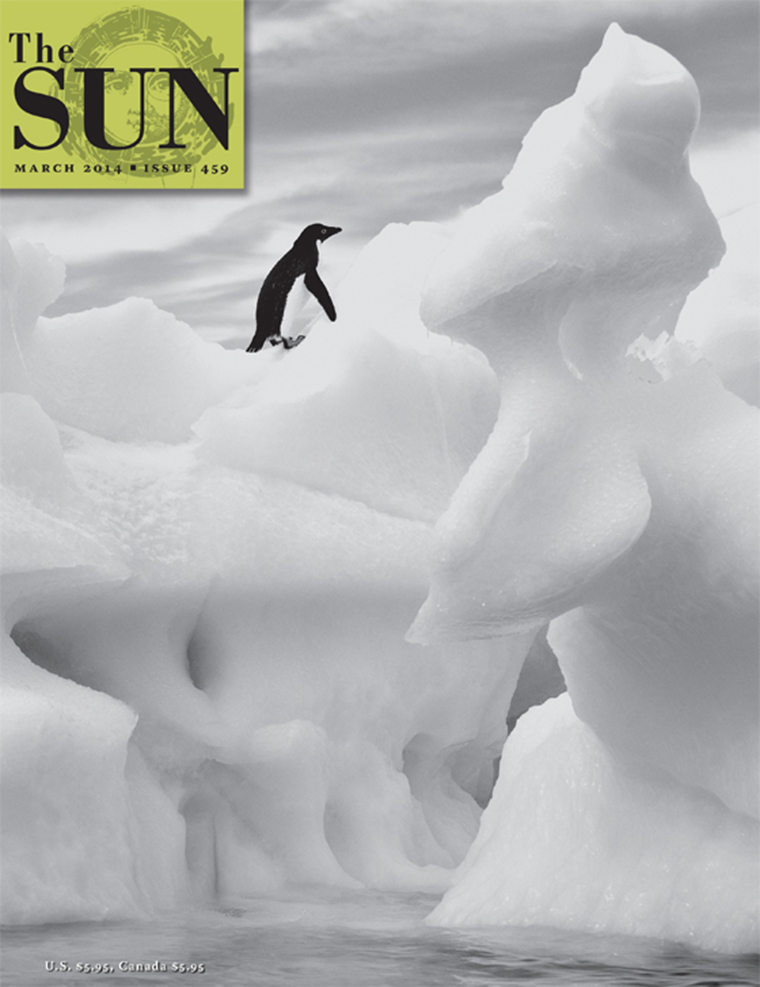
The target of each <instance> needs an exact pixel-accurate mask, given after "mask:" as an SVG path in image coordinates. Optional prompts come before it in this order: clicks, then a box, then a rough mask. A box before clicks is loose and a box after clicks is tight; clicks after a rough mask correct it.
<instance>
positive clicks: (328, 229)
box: [298, 223, 341, 242]
mask: <svg viewBox="0 0 760 987" xmlns="http://www.w3.org/2000/svg"><path fill="white" fill-rule="evenodd" d="M340 232H341V228H340V226H325V225H324V223H312V224H311V226H307V227H306V229H305V230H304V231H303V232H302V233H301V235H300V236H299V237H298V239H299V240H313V241H314V242H316V241H317V240H326V239H327V238H328V237H330V236H334V235H335V234H336V233H340Z"/></svg>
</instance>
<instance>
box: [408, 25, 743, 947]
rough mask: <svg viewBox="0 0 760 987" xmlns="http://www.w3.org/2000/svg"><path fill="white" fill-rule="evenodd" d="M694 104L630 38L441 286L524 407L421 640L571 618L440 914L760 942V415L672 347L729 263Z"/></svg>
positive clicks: (459, 496) (463, 236)
mask: <svg viewBox="0 0 760 987" xmlns="http://www.w3.org/2000/svg"><path fill="white" fill-rule="evenodd" d="M697 117H698V96H697V91H696V87H695V85H694V82H693V80H692V78H691V77H690V76H689V74H688V73H687V72H686V71H685V70H684V69H683V68H682V66H680V65H679V64H678V63H677V62H676V61H675V60H674V59H673V58H671V56H669V55H668V54H667V53H665V52H664V51H661V50H660V49H657V48H655V47H654V46H652V45H650V44H647V43H646V42H644V41H641V40H639V39H637V38H634V37H630V36H627V35H625V34H624V33H623V32H622V31H621V30H620V29H619V28H617V27H616V26H613V27H611V28H610V29H609V31H608V33H607V35H606V37H605V40H604V44H603V46H602V48H601V50H600V52H599V53H598V55H597V56H595V58H594V59H593V60H592V62H591V63H590V65H589V66H588V68H587V69H585V70H584V72H583V74H582V76H581V80H580V83H579V85H578V89H577V91H576V93H575V95H574V96H573V97H572V98H571V99H570V100H568V101H566V102H565V103H562V104H560V105H559V106H557V107H554V108H552V109H551V110H548V111H547V112H546V113H545V114H544V115H543V116H542V117H541V118H540V119H539V120H538V121H537V123H536V124H535V126H534V127H533V129H532V130H531V132H530V133H529V134H528V136H527V138H526V140H525V143H524V147H523V150H522V152H521V155H520V157H519V158H518V160H517V162H516V164H515V167H514V169H513V171H512V173H511V174H510V175H509V176H508V177H507V179H506V180H505V181H504V188H503V190H502V191H501V192H500V193H499V194H498V195H496V196H494V197H492V198H491V199H489V200H486V201H485V202H484V203H483V204H482V205H480V206H478V207H476V208H475V209H474V210H472V212H471V213H470V214H469V215H468V216H466V217H465V218H464V220H463V222H462V224H461V228H460V229H459V231H458V234H457V235H456V236H455V237H454V239H453V241H452V243H451V245H450V246H449V247H448V248H447V249H446V251H445V252H444V253H443V254H442V256H441V257H440V258H439V260H438V261H437V263H436V264H435V266H434V268H433V270H432V271H431V274H430V276H429V278H428V281H427V284H426V287H425V291H424V293H423V299H422V312H423V316H424V318H425V319H426V321H427V324H428V326H429V327H430V328H433V329H435V330H436V331H441V332H444V333H451V334H452V335H453V336H455V337H456V338H460V339H463V340H467V341H470V342H475V343H476V344H477V345H478V346H479V347H480V348H481V349H482V350H483V352H485V353H486V354H487V356H488V357H489V360H490V361H491V363H492V365H493V366H494V367H495V368H496V369H497V371H498V373H499V375H500V378H501V390H502V403H501V410H500V414H499V419H498V422H497V425H496V427H495V429H494V431H493V433H492V434H491V436H490V437H489V440H488V442H487V444H486V446H485V447H484V449H483V451H482V452H481V453H480V455H479V456H478V458H477V460H476V461H475V463H474V464H473V466H472V467H471V468H470V471H469V472H468V473H467V475H466V476H465V478H464V480H463V481H462V483H461V484H460V486H459V488H458V489H457V491H456V492H455V494H454V496H453V498H452V502H451V505H450V507H449V509H448V511H447V512H445V513H444V515H443V516H442V517H441V518H440V520H439V521H438V523H437V526H436V530H435V536H434V548H433V557H434V558H435V560H436V568H435V571H434V574H433V579H432V587H431V592H430V594H429V597H428V599H427V601H426V603H425V605H424V606H423V608H422V609H421V611H420V613H419V614H418V616H417V619H416V621H415V624H414V626H413V628H412V631H411V633H410V637H411V639H412V640H417V641H423V642H424V641H435V640H447V641H456V640H460V641H464V640H472V639H494V638H496V637H498V636H500V635H509V634H512V633H514V632H517V631H519V632H524V631H526V630H528V629H529V628H531V627H538V626H540V625H541V624H542V623H544V622H546V621H547V620H548V619H551V618H554V619H553V620H552V623H551V625H550V629H549V637H548V640H549V644H550V646H551V648H552V649H553V651H554V653H555V654H556V655H557V658H558V660H559V665H560V668H561V670H562V673H563V675H564V678H565V681H566V683H567V686H568V691H569V699H565V700H563V701H562V703H561V704H554V705H552V704H549V705H548V706H547V708H546V709H545V710H542V711H541V713H540V714H539V713H538V712H536V713H534V714H531V716H530V717H526V723H525V724H522V723H521V724H519V725H518V728H517V732H516V734H515V737H514V738H510V740H508V742H507V744H506V747H505V752H504V760H503V762H502V764H503V765H504V767H505V769H506V770H505V769H503V770H502V773H501V775H500V778H499V781H498V785H497V791H496V796H495V798H494V800H493V802H492V803H491V804H490V805H489V807H488V809H487V810H486V813H485V816H484V819H483V823H482V826H481V831H480V834H479V836H478V840H477V842H476V844H475V846H474V847H473V849H472V851H471V853H470V854H469V855H468V857H467V859H466V861H465V863H464V864H463V865H462V867H461V869H460V871H459V872H458V876H457V883H456V886H455V887H454V889H453V890H452V891H450V892H449V893H448V894H447V895H446V897H445V898H444V900H443V903H442V904H441V905H440V906H439V907H438V908H437V909H436V911H435V912H434V915H433V919H432V920H433V921H435V922H439V923H451V924H477V923H481V922H489V923H502V922H536V923H547V924H557V925H564V926H569V927H574V928H579V929H589V930H593V929H606V930H610V931H612V930H617V931H622V932H635V933H640V934H645V935H663V936H670V937H673V938H678V939H688V940H692V941H695V942H698V943H701V944H702V945H709V946H717V947H721V948H745V949H752V948H754V947H755V946H756V943H757V939H756V936H757V887H758V823H757V818H758V801H757V780H758V733H757V730H758V722H757V721H758V717H757V712H758V605H757V599H758V595H757V591H758V585H757V560H758V554H757V548H758V542H757V503H758V501H757V494H758V490H757V479H758V462H757V438H758V420H757V411H756V409H754V408H751V407H749V406H748V405H747V404H745V403H744V402H743V401H741V400H740V399H739V398H737V397H735V396H734V395H733V394H730V393H729V392H727V391H726V390H725V389H724V388H723V386H722V385H721V383H720V382H719V380H718V379H717V377H716V376H715V374H714V372H713V371H712V370H711V369H710V367H709V366H708V365H707V364H706V363H705V362H704V361H702V362H694V359H693V357H689V358H688V359H683V358H682V357H681V355H680V351H679V347H678V344H676V343H668V342H667V336H662V333H663V331H670V330H672V328H673V327H674V325H675V321H676V318H677V316H678V312H679V310H680V308H681V306H682V304H683V302H684V299H685V298H686V295H687V294H688V292H689V291H690V290H691V289H692V288H693V287H694V286H696V285H697V284H698V283H699V282H700V281H701V280H702V279H703V278H704V277H705V276H706V275H707V273H708V271H709V269H710V268H711V267H712V266H714V265H715V264H717V263H718V261H719V260H720V257H721V254H722V252H723V244H722V240H721V236H720V234H719V231H718V227H717V224H716V222H715V220H714V219H713V217H712V215H711V214H710V212H709V210H708V209H707V207H706V205H705V203H704V199H703V197H702V195H701V192H700V190H699V188H698V187H697V186H696V185H695V183H694V182H693V180H692V179H691V177H690V174H689V170H688V163H687V146H688V141H689V138H690V135H691V133H692V131H693V129H694V126H695V124H696V121H697ZM642 334H644V335H645V336H649V337H651V338H653V339H657V340H658V342H657V346H656V347H652V346H651V345H649V346H648V344H647V343H646V341H645V340H643V339H641V338H640V337H641V336H642ZM658 337H659V338H658ZM649 353H651V354H652V355H654V354H655V353H656V358H655V359H654V360H650V359H648V358H647V357H648V354H649ZM570 703H572V706H571V705H570ZM559 709H561V710H562V713H560V712H558V710H559ZM573 709H574V711H575V713H573V712H572V710H573ZM576 715H577V717H578V720H576V719H575V716H576ZM571 723H572V724H573V725H572V726H571ZM528 724H533V727H532V728H531V727H529V726H528ZM539 724H540V726H539ZM531 729H533V730H534V731H539V730H540V732H541V738H540V745H539V741H538V739H536V736H535V734H534V736H533V739H531V734H530V730H531ZM571 736H572V738H578V739H577V740H576V739H571ZM521 738H523V740H522V743H523V747H521ZM525 738H527V739H525ZM526 743H527V744H533V746H535V747H536V750H537V752H538V751H540V755H539V753H536V755H535V757H531V759H528V757H527V756H526V755H524V745H525V744H526ZM634 765H638V767H636V768H634ZM600 772H601V775H600ZM600 779H601V780H600ZM530 812H533V813H534V815H533V820H532V823H531V822H529V821H528V819H527V814H528V813H530Z"/></svg>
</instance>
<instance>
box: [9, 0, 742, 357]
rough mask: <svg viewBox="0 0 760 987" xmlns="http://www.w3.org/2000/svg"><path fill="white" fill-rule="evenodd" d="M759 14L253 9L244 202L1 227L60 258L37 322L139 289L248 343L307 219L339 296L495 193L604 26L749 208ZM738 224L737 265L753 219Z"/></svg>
mask: <svg viewBox="0 0 760 987" xmlns="http://www.w3.org/2000/svg"><path fill="white" fill-rule="evenodd" d="M759 11H760V5H758V4H757V2H756V0H250V2H248V3H247V4H246V50H247V58H246V76H247V87H246V106H245V110H246V131H247V150H246V174H247V177H246V189H245V191H237V192H234V191H228V192H223V191H215V192H201V191H191V192H172V193H169V192H166V193H163V192H151V191H127V192H116V191H114V192H102V191H101V192H98V193H91V192H90V193H88V192H85V193H82V192H52V191H47V192H4V193H3V194H2V201H1V202H0V222H1V223H2V226H3V228H4V230H5V233H6V235H8V236H9V237H10V238H15V237H20V238H23V239H27V240H30V241H31V242H35V243H37V242H41V243H44V244H45V245H46V246H47V247H48V248H49V249H50V250H51V251H52V252H53V253H56V254H58V255H59V256H61V257H63V259H64V261H65V262H66V265H67V282H66V288H65V291H64V294H63V295H62V297H61V298H60V299H59V300H58V302H56V303H55V304H54V306H53V307H52V308H51V309H49V310H48V313H47V314H48V315H56V314H62V313H64V312H69V311H80V310H84V309H88V308H92V307H96V306H104V305H110V304H114V303H116V302H118V301H120V300H121V299H123V298H125V297H128V296H130V295H138V296H143V297H148V298H152V299H153V300H154V301H155V302H156V304H158V305H159V306H160V307H161V308H163V309H166V310H168V311H170V312H173V313H174V314H175V315H176V316H177V317H178V318H180V319H182V320H183V321H185V322H187V323H188V324H189V325H190V326H191V327H192V328H194V329H195V330H196V331H197V332H199V333H200V334H202V335H203V336H204V337H205V338H207V339H213V340H217V341H219V342H222V343H223V344H224V345H226V346H245V345H246V344H247V342H248V340H249V339H250V337H251V335H252V332H253V311H254V306H255V299H256V294H257V291H258V288H259V286H260V283H261V281H262V279H263V277H264V276H265V274H266V273H267V271H268V270H269V268H270V267H271V266H272V264H273V263H274V262H275V261H276V260H277V259H278V257H279V256H280V255H281V254H282V253H283V252H284V251H285V250H286V249H287V248H288V247H289V246H290V244H291V243H292V241H293V239H294V238H295V236H296V235H297V234H298V232H299V231H300V230H301V229H302V228H303V227H304V226H306V225H308V224H309V223H312V222H321V223H327V224H329V225H335V226H340V227H342V228H343V231H344V232H343V233H341V234H340V235H339V236H337V237H334V238H333V239H332V240H330V241H328V243H327V244H325V246H324V248H323V252H322V261H321V268H322V271H323V277H324V279H325V281H326V282H327V283H328V285H331V284H332V285H334V284H335V283H336V282H337V281H338V280H340V278H341V276H342V275H343V274H345V272H346V271H347V270H348V268H349V267H350V265H351V262H352V260H353V258H354V257H355V256H356V254H357V253H358V251H359V250H360V249H361V247H362V246H363V245H364V244H365V243H367V241H369V240H370V239H371V238H372V237H373V236H375V235H376V234H377V233H378V232H379V231H380V230H381V229H382V228H383V227H384V226H385V225H386V224H387V223H390V222H402V223H408V222H411V221H415V220H428V221H435V222H440V221H446V220H448V219H451V218H453V217H455V216H457V215H458V214H459V213H461V211H462V210H464V209H466V208H467V207H469V206H472V205H475V204H476V203H477V202H479V201H480V200H481V199H483V198H484V197H485V196H486V195H490V194H492V193H493V192H495V191H497V190H498V188H499V187H500V184H501V181H502V179H503V177H504V176H505V174H507V172H508V171H509V169H510V168H511V166H512V163H513V162H514V159H515V156H516V155H517V153H518V151H519V148H520V142H521V139H522V137H523V136H524V134H525V133H526V131H527V130H528V128H529V127H530V125H531V123H532V122H533V120H535V118H536V117H537V116H538V115H539V114H540V113H541V112H542V110H544V109H546V108H547V107H549V106H551V105H553V104H555V103H557V102H559V101H561V100H562V99H564V98H566V97H567V96H569V95H570V94H571V93H572V92H573V90H574V89H575V86H576V84H577V81H578V76H579V74H580V71H581V70H582V68H583V67H584V66H585V65H586V64H587V62H588V61H589V59H590V58H591V57H592V55H593V54H594V52H595V51H596V50H597V49H598V47H599V45H600V43H601V40H602V36H603V34H604V31H605V29H606V28H607V26H608V25H609V23H610V22H612V21H617V22H618V23H619V24H620V25H621V26H622V27H623V28H624V30H626V31H628V32H630V33H634V34H637V35H639V36H641V37H643V38H645V39H646V40H648V41H651V42H654V43H655V44H658V45H661V46H662V47H664V48H666V49H667V50H668V51H670V52H671V53H672V54H673V55H675V56H676V57H677V58H678V59H679V60H680V61H681V62H682V63H683V64H684V65H685V66H686V67H687V68H688V69H689V71H690V72H691V73H692V75H693V76H694V78H695V79H696V81H697V84H698V86H699V89H700V93H701V98H702V118H701V123H700V127H699V130H698V132H697V135H696V138H695V141H694V144H693V150H692V168H693V171H694V174H695V176H696V177H697V179H698V180H699V181H700V183H701V184H702V185H703V188H704V189H705V193H706V195H707V198H708V202H709V203H710V205H711V206H712V208H713V210H714V211H715V212H716V215H718V218H719V219H722V218H723V217H729V216H732V215H734V214H736V213H737V212H741V211H742V210H744V211H746V210H751V211H752V212H753V215H755V216H756V214H757V193H758V179H757V175H758V173H759V172H760V153H759V151H758V133H759V131H760V126H759V122H758V105H759V100H758V79H759V78H760V74H759V73H760V69H759V62H758V37H759V36H760V33H759V25H758V13H759ZM743 229H744V230H745V239H744V241H742V243H741V245H739V248H738V249H741V252H742V254H743V255H744V261H743V264H744V267H745V268H746V269H750V268H752V267H753V266H754V265H756V264H757V243H756V223H752V224H750V225H749V226H747V224H746V223H745V224H744V225H743ZM748 229H749V230H750V232H749V233H748V234H747V233H746V231H747V230H748ZM753 252H754V253H753Z"/></svg>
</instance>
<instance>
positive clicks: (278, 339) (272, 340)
mask: <svg viewBox="0 0 760 987" xmlns="http://www.w3.org/2000/svg"><path fill="white" fill-rule="evenodd" d="M267 342H268V343H269V345H270V346H279V345H280V343H284V342H285V340H284V338H283V337H282V336H281V335H280V334H279V332H276V333H274V334H273V335H272V336H270V337H269V339H268V340H267Z"/></svg>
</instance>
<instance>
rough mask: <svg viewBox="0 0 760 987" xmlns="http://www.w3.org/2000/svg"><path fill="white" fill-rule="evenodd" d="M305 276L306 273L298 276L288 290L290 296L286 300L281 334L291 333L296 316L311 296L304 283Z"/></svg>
mask: <svg viewBox="0 0 760 987" xmlns="http://www.w3.org/2000/svg"><path fill="white" fill-rule="evenodd" d="M304 277H305V275H303V274H302V275H301V277H300V278H296V279H295V281H294V282H293V287H292V288H291V289H290V291H289V292H288V297H287V299H286V300H285V311H284V312H283V315H282V325H281V326H280V335H281V336H290V335H291V329H292V327H293V323H294V322H295V320H296V316H297V315H298V313H299V312H300V311H301V309H302V308H303V307H304V305H305V304H306V301H307V299H308V297H309V292H308V290H307V288H306V285H305V284H304Z"/></svg>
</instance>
